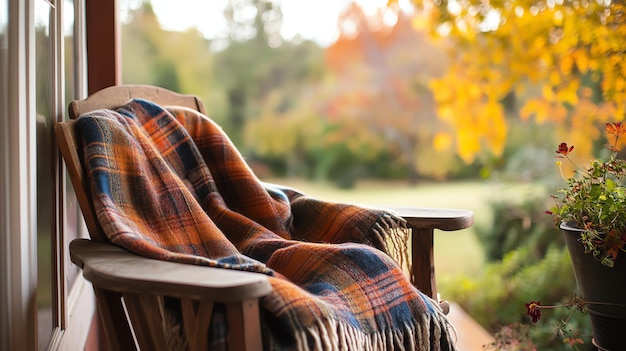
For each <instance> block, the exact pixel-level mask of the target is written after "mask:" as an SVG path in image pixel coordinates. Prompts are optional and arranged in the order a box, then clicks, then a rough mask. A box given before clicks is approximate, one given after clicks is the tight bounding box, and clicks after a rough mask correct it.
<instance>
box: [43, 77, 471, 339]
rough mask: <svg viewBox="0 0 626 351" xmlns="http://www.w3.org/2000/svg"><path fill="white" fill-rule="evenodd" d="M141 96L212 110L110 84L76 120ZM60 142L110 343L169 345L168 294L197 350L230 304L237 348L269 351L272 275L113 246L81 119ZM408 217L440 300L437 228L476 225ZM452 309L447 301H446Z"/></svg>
mask: <svg viewBox="0 0 626 351" xmlns="http://www.w3.org/2000/svg"><path fill="white" fill-rule="evenodd" d="M133 98H143V99H146V100H150V101H153V102H155V103H157V104H159V105H177V106H186V107H189V108H192V109H195V110H197V111H199V112H201V113H205V109H204V105H203V103H202V101H201V100H200V99H199V98H197V97H196V96H193V95H182V94H177V93H174V92H172V91H169V90H166V89H163V88H159V87H154V86H142V85H122V86H114V87H110V88H106V89H103V90H101V91H99V92H97V93H95V94H93V95H91V96H89V97H88V98H87V99H84V100H80V101H73V102H71V103H70V105H69V115H70V118H72V119H75V118H77V117H78V116H79V115H81V114H84V113H87V112H90V111H93V110H96V109H113V108H116V107H118V106H121V105H123V104H125V103H127V102H128V101H129V100H131V99H133ZM55 133H56V137H57V142H58V145H59V148H60V150H61V154H62V156H63V159H64V160H65V163H66V165H67V169H68V173H69V176H70V179H71V181H72V184H73V187H74V189H75V192H76V197H77V199H78V202H79V205H80V208H81V211H82V213H83V216H84V219H85V222H86V225H87V229H88V230H89V234H90V237H91V240H88V239H76V240H74V241H73V242H71V243H70V255H71V259H72V262H74V263H75V264H76V265H78V266H79V267H81V268H82V271H83V276H84V277H85V278H86V279H87V280H89V281H91V283H92V285H93V288H94V291H95V295H96V303H97V307H98V312H99V315H100V318H101V321H102V324H103V328H104V331H105V336H106V339H107V343H108V345H109V346H110V348H111V349H112V350H136V349H137V348H139V349H143V350H163V349H166V345H167V342H166V340H165V336H164V331H163V330H162V315H161V313H160V306H161V303H162V298H163V297H164V296H169V297H175V298H179V299H180V301H181V307H182V315H183V317H182V318H183V327H184V331H185V335H187V338H188V340H187V343H188V348H189V350H207V349H208V332H207V330H208V328H209V323H210V316H211V311H212V309H213V306H214V304H216V303H222V304H224V305H225V306H226V313H227V321H228V328H229V329H228V330H229V331H230V332H229V336H228V344H229V348H230V349H231V350H261V349H262V340H261V325H260V318H259V298H261V297H263V296H265V295H267V294H268V293H269V292H270V291H271V286H270V284H269V282H268V280H267V278H266V276H264V275H262V274H257V273H249V272H240V271H232V270H224V269H218V268H208V267H200V266H193V265H185V264H181V263H173V262H166V261H158V260H153V259H149V258H145V257H141V256H138V255H135V254H133V253H130V252H128V251H125V250H123V249H121V248H119V247H117V246H114V245H112V244H110V243H109V241H108V239H107V238H106V236H105V235H104V233H103V232H102V229H101V227H100V224H99V223H98V221H97V219H96V215H95V213H94V209H93V204H92V202H91V199H90V196H89V189H88V187H87V185H86V182H84V177H85V175H84V173H83V167H82V164H81V161H80V160H81V158H80V157H79V152H81V148H80V145H77V138H76V137H75V134H74V121H69V122H62V123H57V124H56V125H55ZM393 210H395V211H396V213H397V214H398V215H400V216H401V217H403V218H405V219H406V220H407V224H408V226H409V228H411V229H412V235H411V258H412V262H411V270H410V272H409V274H410V278H411V281H412V282H413V284H414V285H415V286H416V287H417V288H419V289H420V290H421V291H422V292H424V293H425V294H427V295H429V296H431V297H433V298H435V299H437V289H436V282H435V274H434V273H435V267H434V255H433V233H434V230H435V229H440V230H444V231H452V230H459V229H463V228H467V227H469V226H471V225H472V224H473V214H472V212H471V211H466V210H452V209H417V208H393ZM444 307H445V304H444Z"/></svg>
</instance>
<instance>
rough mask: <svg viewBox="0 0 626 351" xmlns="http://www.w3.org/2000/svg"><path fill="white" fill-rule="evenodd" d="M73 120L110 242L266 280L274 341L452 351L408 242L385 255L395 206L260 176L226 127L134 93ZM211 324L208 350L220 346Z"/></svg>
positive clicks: (267, 332)
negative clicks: (410, 274) (410, 270)
mask: <svg viewBox="0 0 626 351" xmlns="http://www.w3.org/2000/svg"><path fill="white" fill-rule="evenodd" d="M76 128H77V134H78V135H79V137H80V138H81V143H82V144H81V145H82V151H83V152H82V157H83V163H84V166H85V171H86V174H87V179H88V181H89V185H90V189H91V193H92V195H93V201H94V207H95V211H96V214H97V217H98V220H99V222H100V224H101V225H102V228H103V230H104V232H105V234H106V235H107V236H108V238H109V239H110V240H111V241H112V242H113V243H114V244H117V245H119V246H121V247H123V248H126V249H127V250H129V251H132V252H135V253H137V254H140V255H143V256H147V257H152V258H156V259H161V260H169V261H176V262H184V263H189V264H198V265H206V266H212V267H221V268H224V269H237V270H245V271H253V272H259V273H263V274H267V275H268V276H269V279H270V282H271V285H272V287H273V291H272V292H271V293H270V295H268V296H267V297H264V298H263V299H262V301H261V314H262V318H263V321H262V325H263V338H264V348H265V349H266V350H295V349H297V350H455V346H454V345H453V342H452V340H451V339H452V337H451V334H450V332H451V328H450V326H449V324H448V322H447V321H446V319H445V316H444V315H443V314H442V313H441V311H440V309H439V306H438V304H437V303H435V302H434V301H432V300H431V299H430V298H428V297H426V296H425V295H423V294H422V293H421V292H420V291H418V290H417V289H416V288H415V287H413V286H412V285H411V283H410V282H409V280H408V279H407V278H406V276H405V275H404V273H403V271H402V269H401V268H400V265H399V264H398V262H397V259H399V258H402V257H404V255H403V254H402V250H400V251H399V252H398V251H397V250H396V251H394V252H395V256H396V260H394V259H392V258H391V256H393V255H394V252H392V250H391V248H390V246H394V245H389V243H390V242H392V241H394V240H391V239H390V238H395V241H396V243H397V242H401V241H402V238H401V237H399V236H401V235H403V234H402V233H403V230H402V229H403V226H402V222H401V220H400V219H398V218H396V217H395V216H393V214H391V213H388V212H385V211H382V210H375V209H368V208H363V207H359V206H355V205H350V204H339V203H330V202H324V201H320V200H316V199H313V198H311V197H308V196H305V195H304V194H302V193H300V192H298V191H295V190H293V189H281V188H277V187H273V186H271V185H268V184H264V183H262V182H261V181H259V179H258V178H257V177H256V176H255V175H254V173H253V172H252V171H251V169H250V168H249V167H248V166H247V165H246V162H245V161H244V159H243V158H242V156H241V155H240V154H239V152H238V150H237V149H236V148H235V146H234V145H233V144H232V143H231V141H230V140H229V139H228V137H227V136H226V135H225V133H224V132H223V131H222V130H221V128H220V127H219V126H218V125H217V124H215V123H214V122H213V121H211V120H210V119H209V118H207V117H206V116H203V115H201V114H200V113H198V112H195V111H193V110H190V109H186V108H182V107H161V106H158V105H156V104H154V103H151V102H148V101H145V100H140V99H135V100H132V101H131V102H129V103H128V104H126V105H125V106H122V107H120V108H118V109H117V110H115V111H111V110H98V111H94V112H90V113H89V114H86V115H83V116H81V117H80V118H79V119H78V120H77V122H76ZM395 247H396V249H397V248H398V246H397V245H395ZM215 313H218V314H219V313H220V309H219V308H218V309H216V312H215ZM213 320H214V321H216V320H220V318H219V316H218V317H214V319H213ZM216 324H219V323H213V330H212V333H211V338H212V343H213V346H215V347H218V346H220V345H221V346H224V345H225V344H224V343H225V340H226V338H225V335H224V333H225V332H224V329H225V328H224V326H223V325H222V326H221V327H220V325H216ZM216 330H217V331H216ZM219 330H222V332H220V331H219Z"/></svg>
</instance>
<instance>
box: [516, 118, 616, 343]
mask: <svg viewBox="0 0 626 351" xmlns="http://www.w3.org/2000/svg"><path fill="white" fill-rule="evenodd" d="M606 133H607V135H608V137H609V146H608V147H609V151H610V155H609V157H608V158H607V159H606V160H601V159H593V160H591V162H590V163H589V165H588V166H587V168H580V167H578V166H577V165H576V164H575V163H574V162H573V161H572V159H571V158H570V154H571V153H572V152H573V150H574V147H573V146H568V145H567V144H566V143H561V144H560V145H559V147H558V149H557V150H556V153H557V155H558V157H559V158H561V159H564V160H566V161H568V162H571V163H572V164H573V165H574V167H575V169H576V172H575V175H574V176H572V177H569V178H566V179H565V181H566V185H565V186H564V187H563V188H561V189H559V190H558V192H557V195H555V196H553V198H554V200H555V205H554V206H553V208H552V209H551V210H550V211H546V212H547V213H548V214H550V215H552V216H553V219H554V221H555V224H556V225H557V226H558V227H560V228H561V229H562V230H563V234H564V237H565V242H566V244H567V247H568V250H569V252H570V257H571V261H572V266H573V268H574V275H575V276H576V281H577V283H578V287H579V289H580V293H581V294H582V299H583V301H584V307H585V309H586V310H587V311H588V312H589V317H590V320H591V325H592V333H593V342H594V344H596V346H598V347H599V348H600V349H602V350H623V349H625V347H626V338H625V337H624V335H623V334H624V332H626V279H625V277H626V253H621V252H622V251H626V250H625V244H626V184H624V181H625V179H624V177H626V160H623V159H620V158H618V155H617V154H618V151H619V149H618V142H619V139H620V137H621V136H622V135H624V134H626V126H625V125H623V124H622V123H621V122H615V123H607V124H606ZM557 165H559V168H560V169H561V166H562V164H561V162H560V161H559V162H557ZM561 173H562V171H561ZM564 178H565V177H564ZM578 304H580V302H579V303H578ZM526 307H527V309H528V313H529V315H530V316H531V317H533V322H536V321H537V319H538V316H539V315H538V313H539V309H540V308H541V306H540V304H539V303H538V302H536V301H533V302H531V303H529V304H527V306H526ZM533 313H534V315H533Z"/></svg>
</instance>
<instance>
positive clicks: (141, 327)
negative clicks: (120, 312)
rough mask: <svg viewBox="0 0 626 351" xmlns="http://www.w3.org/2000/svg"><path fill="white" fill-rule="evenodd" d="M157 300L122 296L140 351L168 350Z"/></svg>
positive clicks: (133, 295)
mask: <svg viewBox="0 0 626 351" xmlns="http://www.w3.org/2000/svg"><path fill="white" fill-rule="evenodd" d="M159 299H160V298H159V297H158V296H153V295H140V294H124V301H125V303H126V311H128V316H129V317H130V321H131V323H132V325H133V330H134V331H135V337H136V338H137V343H138V344H139V348H140V349H142V350H154V351H160V350H163V351H166V350H167V348H168V344H167V341H166V340H165V335H164V330H163V327H162V326H163V321H162V316H161V310H160V308H159V305H160V302H159Z"/></svg>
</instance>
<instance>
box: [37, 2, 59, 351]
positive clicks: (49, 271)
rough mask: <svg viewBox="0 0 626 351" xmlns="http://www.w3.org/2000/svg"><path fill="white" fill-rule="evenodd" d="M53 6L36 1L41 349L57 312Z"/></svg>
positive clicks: (46, 342) (47, 337)
mask: <svg viewBox="0 0 626 351" xmlns="http://www.w3.org/2000/svg"><path fill="white" fill-rule="evenodd" d="M53 11H54V10H53V8H52V7H51V6H50V4H49V3H47V2H45V1H35V65H36V66H35V76H36V110H37V121H36V122H37V123H36V125H37V127H36V128H37V311H38V313H37V324H38V332H39V337H38V341H39V349H40V350H42V349H45V348H47V345H48V343H49V341H50V336H51V334H52V329H53V327H54V325H55V323H54V320H55V319H54V313H53V306H54V304H53V298H54V294H53V286H54V284H53V282H54V279H53V277H54V274H53V272H54V265H53V255H52V252H53V248H54V244H53V243H54V242H53V238H54V236H53V233H54V230H55V227H54V220H53V218H54V217H53V216H54V213H55V211H54V208H55V206H56V205H55V201H54V198H53V194H54V193H53V189H54V188H55V184H54V179H55V176H54V173H53V171H52V170H53V167H52V161H51V160H52V159H53V154H52V147H51V140H52V135H51V130H52V124H53V123H52V110H51V109H52V107H51V94H50V92H51V89H52V86H51V85H52V84H51V83H52V80H51V69H52V63H53V62H54V61H53V59H52V57H51V51H50V44H51V40H50V23H51V16H52V15H53V14H54V13H53Z"/></svg>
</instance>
